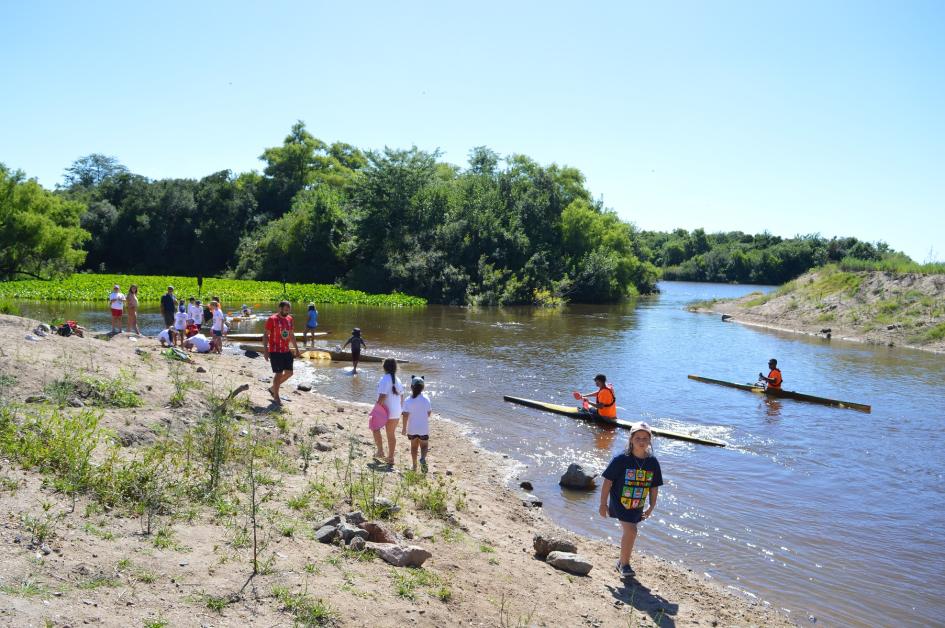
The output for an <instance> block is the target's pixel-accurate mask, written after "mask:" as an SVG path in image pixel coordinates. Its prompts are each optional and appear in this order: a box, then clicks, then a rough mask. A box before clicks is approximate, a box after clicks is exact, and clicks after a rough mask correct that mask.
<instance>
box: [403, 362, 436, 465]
mask: <svg viewBox="0 0 945 628" xmlns="http://www.w3.org/2000/svg"><path fill="white" fill-rule="evenodd" d="M425 385H426V382H425V381H424V380H423V378H422V377H417V376H413V377H412V378H411V379H410V392H411V396H410V397H409V398H408V399H407V400H406V401H404V424H403V428H402V429H401V431H400V433H401V434H404V435H406V436H407V439H408V440H409V441H410V457H411V458H412V459H413V470H414V471H416V470H417V450H418V449H419V450H420V470H421V471H423V472H424V473H426V472H427V449H428V448H429V446H430V415H432V414H433V406H432V405H431V404H430V399H429V397H427V396H426V395H424V394H423V387H424V386H425Z"/></svg>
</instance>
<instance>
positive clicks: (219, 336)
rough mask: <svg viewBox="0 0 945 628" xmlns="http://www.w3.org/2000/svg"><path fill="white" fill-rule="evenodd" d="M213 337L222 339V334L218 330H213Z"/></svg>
mask: <svg viewBox="0 0 945 628" xmlns="http://www.w3.org/2000/svg"><path fill="white" fill-rule="evenodd" d="M213 335H214V336H216V337H217V338H222V337H223V332H222V331H220V330H218V329H214V330H213Z"/></svg>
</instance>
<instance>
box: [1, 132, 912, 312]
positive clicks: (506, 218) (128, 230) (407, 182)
mask: <svg viewBox="0 0 945 628" xmlns="http://www.w3.org/2000/svg"><path fill="white" fill-rule="evenodd" d="M260 159H261V160H262V162H263V163H264V164H265V165H264V167H263V169H262V172H261V173H260V172H248V173H242V174H234V173H232V172H230V171H221V172H217V173H214V174H211V175H209V176H206V177H204V178H202V179H163V180H156V181H155V180H150V179H147V178H146V177H143V176H141V175H137V174H134V173H132V172H130V171H129V170H128V169H127V168H125V167H124V166H123V165H121V164H120V163H118V161H117V160H115V159H114V158H111V157H106V156H104V155H96V154H93V155H88V156H86V157H82V158H80V159H78V160H76V161H75V162H74V163H73V164H72V165H71V166H70V167H69V168H67V170H66V172H65V176H64V185H63V186H62V187H61V188H60V189H59V190H57V191H56V192H55V193H52V192H48V191H45V190H43V189H42V188H41V187H40V186H39V185H38V184H37V183H36V182H35V181H24V180H23V177H22V175H21V174H16V175H10V174H9V173H8V172H7V171H6V170H2V171H0V176H2V179H0V181H2V182H3V184H4V185H3V187H2V188H0V190H7V189H15V190H17V194H18V195H19V196H18V197H17V198H20V199H24V198H28V199H29V200H28V201H26V202H23V201H16V202H14V203H12V204H11V203H10V202H9V201H7V200H5V198H6V197H5V196H2V195H0V203H3V204H2V205H0V208H2V213H0V221H2V222H0V237H3V238H4V253H3V255H2V256H0V276H2V277H4V278H13V277H14V275H16V274H17V273H25V274H28V275H29V274H31V275H33V276H36V277H48V276H52V275H56V274H68V272H69V271H71V270H72V268H73V267H76V266H78V265H81V266H80V267H81V268H83V269H84V270H87V271H93V272H99V273H106V272H112V273H115V272H119V273H128V274H135V275H139V274H140V275H177V276H183V277H193V278H196V277H220V276H225V277H230V278H233V279H256V280H264V281H275V282H278V284H277V285H280V286H281V284H282V283H283V282H294V283H299V284H309V283H310V282H318V283H334V284H336V285H344V286H348V287H352V288H357V289H361V290H367V291H370V292H380V293H390V292H394V291H400V292H406V293H410V294H416V295H420V296H422V297H425V298H428V299H430V300H433V301H437V302H442V303H477V304H515V303H539V304H555V303H560V302H563V301H577V302H613V301H618V300H620V299H622V298H624V297H626V296H629V295H633V294H637V293H641V292H649V291H651V290H653V288H654V287H655V283H656V280H657V278H658V277H659V275H660V272H662V275H663V277H664V278H666V279H688V280H694V281H737V282H751V283H782V282H784V281H787V280H789V279H791V278H793V277H796V276H797V275H799V274H801V273H803V272H804V271H806V270H808V269H810V268H812V267H815V266H819V265H822V264H824V263H828V262H831V261H839V260H841V259H844V258H847V259H856V260H863V261H866V262H871V263H872V262H881V261H883V260H886V259H889V257H890V255H892V254H893V253H894V252H892V251H890V250H889V248H888V247H887V246H886V245H885V244H879V245H873V244H870V243H866V242H861V241H859V240H857V239H855V238H842V239H837V238H834V239H831V240H827V239H824V238H821V237H819V236H804V237H797V238H792V239H782V238H779V237H777V236H773V235H770V234H767V233H763V234H758V235H749V234H745V233H741V232H732V233H715V234H707V233H706V232H705V231H703V230H702V229H696V230H695V231H693V232H691V233H690V232H688V231H685V230H682V229H678V230H676V231H674V232H672V233H661V232H640V231H638V230H637V229H636V228H635V227H634V226H633V225H632V224H630V223H627V222H624V221H622V220H620V219H619V218H618V217H617V215H616V214H615V213H614V212H613V211H611V210H608V209H607V208H605V207H603V206H602V203H601V202H599V201H595V200H594V199H593V197H592V195H591V193H590V191H589V190H588V189H587V188H586V187H585V183H584V176H583V175H582V174H581V172H580V171H579V170H577V169H575V168H571V167H566V166H558V165H556V164H551V165H547V166H543V165H540V164H538V163H536V162H535V161H534V160H532V159H530V158H528V157H526V156H524V155H511V156H509V157H506V158H500V157H499V156H498V155H497V154H496V153H494V152H493V151H491V150H489V149H488V148H485V147H476V148H474V149H473V150H471V151H470V154H469V161H468V164H467V165H466V166H464V167H461V166H456V165H452V164H448V163H445V162H443V161H442V160H441V159H440V155H439V153H437V152H426V151H423V150H419V149H417V148H416V147H414V148H410V149H407V150H397V149H390V148H385V149H384V150H382V151H368V152H363V151H361V150H359V149H357V148H355V147H354V146H351V145H348V144H344V143H340V142H336V143H334V144H328V143H326V142H323V141H322V140H320V139H318V138H316V137H314V136H313V135H312V134H311V133H309V132H308V131H307V130H306V128H305V125H304V124H303V123H301V122H299V123H297V124H295V125H294V126H293V127H292V129H291V130H290V132H289V134H288V135H287V136H286V138H285V139H284V141H283V143H282V144H281V145H279V146H274V147H270V148H266V149H265V150H264V151H263V153H262V155H261V156H260ZM6 196H10V194H7V195H6ZM10 208H12V209H10ZM83 208H85V210H84V211H83ZM11 215H12V216H13V217H14V218H13V219H10V218H9V216H11ZM80 216H81V223H79V222H78V221H79V217H80ZM79 227H81V228H79ZM88 234H91V238H88ZM83 244H84V246H85V249H84V250H81V249H80V248H79V247H80V246H81V245H83ZM83 258H84V265H82V264H83ZM191 281H192V282H193V281H195V280H191ZM178 283H180V282H178ZM57 290H58V288H56V287H50V289H49V290H48V291H43V292H52V293H55V292H56V291H57ZM264 292H265V291H264ZM250 293H252V294H255V293H254V292H252V290H250ZM96 294H97V293H96ZM266 294H268V292H266ZM234 298H236V300H240V299H241V298H242V297H234ZM304 298H305V299H307V298H308V297H304Z"/></svg>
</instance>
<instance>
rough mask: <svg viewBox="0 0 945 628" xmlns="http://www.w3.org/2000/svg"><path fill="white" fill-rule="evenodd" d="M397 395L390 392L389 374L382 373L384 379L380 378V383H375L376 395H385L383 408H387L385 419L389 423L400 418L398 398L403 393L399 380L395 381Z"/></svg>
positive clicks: (402, 386)
mask: <svg viewBox="0 0 945 628" xmlns="http://www.w3.org/2000/svg"><path fill="white" fill-rule="evenodd" d="M396 386H397V393H396V394H394V393H392V392H391V389H390V387H391V378H390V374H389V373H384V377H382V378H381V381H379V382H378V383H377V394H379V395H387V397H385V398H384V406H385V407H386V408H387V418H388V420H390V421H393V420H394V419H399V418H400V413H401V408H400V396H401V395H402V394H403V392H404V385H403V384H402V383H400V379H397V380H396Z"/></svg>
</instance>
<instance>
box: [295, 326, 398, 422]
mask: <svg viewBox="0 0 945 628" xmlns="http://www.w3.org/2000/svg"><path fill="white" fill-rule="evenodd" d="M312 342H315V341H314V340H312ZM348 345H351V362H352V365H353V366H352V369H351V372H352V373H357V372H358V360H359V359H360V358H361V347H366V346H367V343H366V342H364V338H362V337H361V328H360V327H355V328H354V329H352V330H351V337H350V338H348V342H346V343H344V344H343V345H341V346H340V347H339V350H341V349H344V348H345V347H347V346H348ZM395 364H396V362H395ZM397 416H398V417H400V413H399V412H398V413H397Z"/></svg>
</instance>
